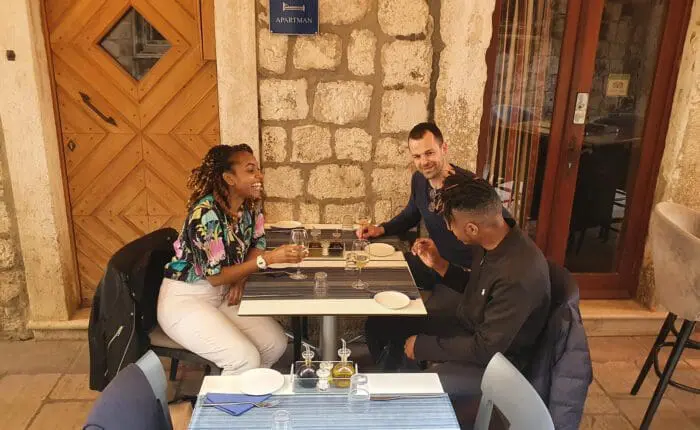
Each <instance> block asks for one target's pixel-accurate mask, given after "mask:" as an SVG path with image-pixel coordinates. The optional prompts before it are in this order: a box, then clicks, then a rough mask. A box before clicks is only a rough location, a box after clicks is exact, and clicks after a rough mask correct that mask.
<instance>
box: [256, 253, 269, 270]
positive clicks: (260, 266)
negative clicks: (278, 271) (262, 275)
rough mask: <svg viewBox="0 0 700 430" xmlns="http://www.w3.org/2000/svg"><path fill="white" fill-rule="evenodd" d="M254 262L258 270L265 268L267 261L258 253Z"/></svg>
mask: <svg viewBox="0 0 700 430" xmlns="http://www.w3.org/2000/svg"><path fill="white" fill-rule="evenodd" d="M255 264H257V265H258V269H260V270H265V269H267V261H265V259H264V258H263V256H262V255H258V258H256V259H255Z"/></svg>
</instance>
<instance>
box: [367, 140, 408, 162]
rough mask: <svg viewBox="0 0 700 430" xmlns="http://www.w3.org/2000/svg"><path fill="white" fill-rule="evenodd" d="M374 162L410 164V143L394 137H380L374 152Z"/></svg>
mask: <svg viewBox="0 0 700 430" xmlns="http://www.w3.org/2000/svg"><path fill="white" fill-rule="evenodd" d="M374 162H375V163H377V164H380V165H389V166H408V165H410V164H411V153H410V152H409V151H408V143H407V142H406V141H405V140H399V139H394V138H392V137H385V138H382V139H379V141H378V142H377V148H376V149H375V152H374Z"/></svg>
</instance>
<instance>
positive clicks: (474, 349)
mask: <svg viewBox="0 0 700 430" xmlns="http://www.w3.org/2000/svg"><path fill="white" fill-rule="evenodd" d="M491 297H492V298H491V299H490V300H491V301H490V302H489V303H488V304H487V305H486V308H485V310H484V320H483V322H482V323H481V324H479V325H477V326H476V328H475V331H474V333H473V334H468V333H466V332H465V334H464V336H454V337H440V336H427V335H423V334H420V335H418V337H417V339H416V342H415V356H416V359H418V360H436V361H467V362H471V363H475V364H479V365H482V366H486V365H487V364H488V362H489V360H490V359H491V357H493V355H494V354H495V353H496V352H501V353H503V352H505V351H506V350H507V349H508V347H509V346H510V344H511V343H512V342H513V339H514V338H515V336H516V335H517V334H518V332H519V331H520V328H521V327H522V326H523V324H524V323H525V321H526V320H527V318H528V317H529V316H530V314H531V313H532V312H533V310H534V309H535V305H534V304H535V303H536V298H534V297H531V296H530V295H529V294H527V293H526V291H525V289H524V288H523V286H522V285H521V284H520V283H519V282H508V283H506V282H504V283H502V284H500V285H496V286H494V287H493V289H492V292H491Z"/></svg>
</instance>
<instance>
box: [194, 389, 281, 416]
mask: <svg viewBox="0 0 700 430" xmlns="http://www.w3.org/2000/svg"><path fill="white" fill-rule="evenodd" d="M270 396H271V395H270V394H266V395H264V396H249V395H246V394H229V393H208V394H207V395H206V397H205V398H204V403H229V402H256V403H257V402H262V401H263V400H267V399H269V398H270ZM254 407H255V406H253V405H251V404H243V405H227V406H214V408H216V409H218V410H220V411H222V412H226V413H227V414H230V415H234V416H238V415H241V414H242V413H244V412H246V411H248V410H250V409H251V408H254Z"/></svg>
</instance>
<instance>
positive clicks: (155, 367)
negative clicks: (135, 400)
mask: <svg viewBox="0 0 700 430" xmlns="http://www.w3.org/2000/svg"><path fill="white" fill-rule="evenodd" d="M136 365H137V366H138V367H139V369H141V371H142V372H143V374H144V376H145V377H146V379H147V380H148V384H149V385H150V386H151V390H152V391H153V395H154V396H155V397H156V399H158V401H159V402H160V406H161V407H162V408H163V415H165V420H166V422H167V423H168V426H169V427H170V428H171V429H172V428H173V421H172V419H171V418H170V409H169V408H168V381H167V380H166V379H165V369H163V364H161V362H160V359H159V358H158V356H157V355H156V354H155V353H154V352H153V351H146V353H145V354H144V355H143V357H141V358H139V360H138V361H137V362H136Z"/></svg>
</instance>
